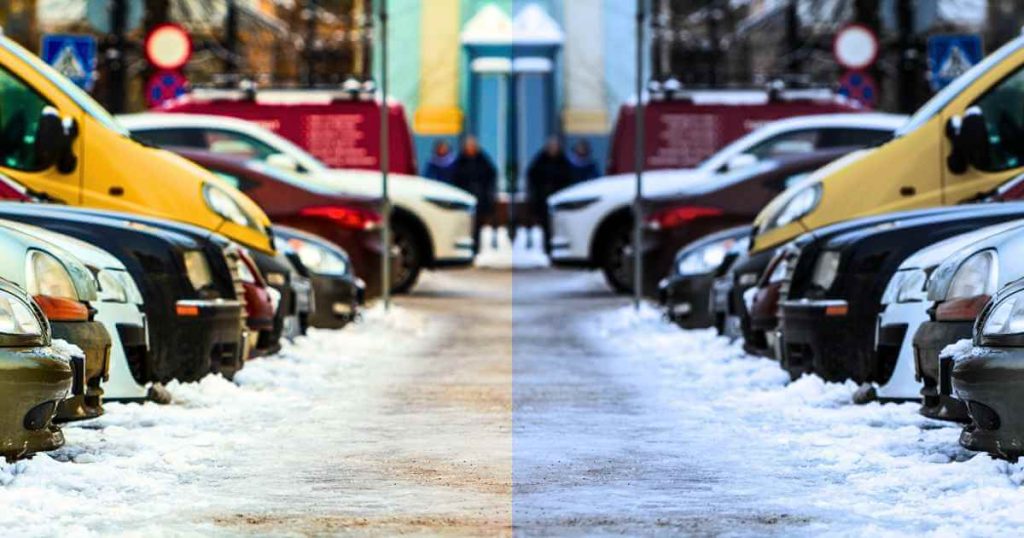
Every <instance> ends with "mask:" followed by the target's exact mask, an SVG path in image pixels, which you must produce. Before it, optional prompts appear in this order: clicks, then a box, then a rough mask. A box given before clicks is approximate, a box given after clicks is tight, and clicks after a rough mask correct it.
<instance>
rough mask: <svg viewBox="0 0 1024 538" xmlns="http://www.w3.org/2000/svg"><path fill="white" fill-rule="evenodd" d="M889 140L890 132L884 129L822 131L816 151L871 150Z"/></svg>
mask: <svg viewBox="0 0 1024 538" xmlns="http://www.w3.org/2000/svg"><path fill="white" fill-rule="evenodd" d="M890 138H892V131H889V130H885V129H854V128H846V129H823V130H822V132H821V139H820V141H819V143H818V149H822V148H871V147H875V146H877V145H879V144H881V143H883V142H885V141H886V140H889V139H890Z"/></svg>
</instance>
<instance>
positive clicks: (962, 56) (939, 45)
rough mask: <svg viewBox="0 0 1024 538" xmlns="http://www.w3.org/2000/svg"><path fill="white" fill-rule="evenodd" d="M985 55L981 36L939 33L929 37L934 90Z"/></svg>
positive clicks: (950, 80)
mask: <svg viewBox="0 0 1024 538" xmlns="http://www.w3.org/2000/svg"><path fill="white" fill-rule="evenodd" d="M984 56H985V54H984V52H983V51H982V47H981V36H978V35H975V34H970V35H937V36H932V37H929V38H928V70H929V75H930V79H931V85H932V90H934V91H939V90H941V89H942V88H945V87H946V85H947V84H949V83H950V82H953V80H954V79H956V77H959V76H960V75H962V74H964V73H965V72H967V70H968V69H970V68H971V67H974V65H975V64H977V63H978V62H980V61H981V59H982V58H983V57H984Z"/></svg>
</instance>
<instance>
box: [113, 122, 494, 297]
mask: <svg viewBox="0 0 1024 538" xmlns="http://www.w3.org/2000/svg"><path fill="white" fill-rule="evenodd" d="M119 120H120V121H121V122H122V123H123V124H124V125H126V126H127V127H128V129H130V130H131V132H132V135H133V136H136V137H138V138H140V139H142V140H146V141H148V142H150V143H152V144H156V145H158V146H166V147H179V148H194V149H200V150H206V151H213V152H215V153H232V154H244V155H246V156H249V157H251V158H256V159H261V160H263V161H265V162H267V163H268V164H271V165H274V166H279V167H281V168H284V169H286V170H290V171H292V172H294V173H297V174H299V175H300V176H301V177H302V178H303V180H304V181H309V182H310V183H311V184H319V185H323V184H328V185H331V186H332V187H333V188H336V189H338V190H339V191H340V192H344V193H346V194H349V195H355V196H369V197H371V198H379V197H380V196H381V189H382V186H381V180H380V174H379V173H376V172H370V171H366V170H342V169H330V168H328V167H327V166H325V165H324V164H323V163H321V162H320V161H318V160H317V159H316V158H314V157H313V156H312V155H310V154H309V153H307V152H306V151H304V150H302V149H301V148H299V147H298V146H296V145H295V144H292V143H291V142H289V141H287V140H285V139H284V138H281V137H280V136H278V135H276V134H274V133H272V132H270V131H268V130H266V129H264V128H262V127H260V126H259V125H257V124H255V123H251V122H247V121H243V120H238V119H234V118H228V117H224V116H206V115H199V114H156V113H150V114H136V115H131V116H122V117H120V118H119ZM388 177H389V178H390V183H389V193H390V197H391V198H392V203H393V206H394V212H393V217H392V227H393V229H394V244H395V245H396V246H397V247H398V250H399V256H400V258H401V259H402V263H401V266H402V267H403V271H402V273H401V274H400V275H398V276H397V277H396V281H397V284H396V285H395V289H396V290H399V291H408V290H410V289H412V287H413V286H414V285H415V284H416V280H417V279H418V278H419V274H420V271H421V270H422V269H430V268H443V267H450V266H467V265H469V264H470V263H472V261H473V257H474V255H475V247H474V243H473V219H474V216H473V215H474V212H475V211H476V198H474V197H473V196H472V195H470V194H469V193H467V192H465V191H463V190H461V189H458V188H455V187H453V186H451V185H446V184H444V183H440V182H437V181H433V180H429V179H426V178H422V177H418V176H407V175H402V174H391V175H389V176H388Z"/></svg>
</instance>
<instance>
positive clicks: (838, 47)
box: [832, 24, 878, 70]
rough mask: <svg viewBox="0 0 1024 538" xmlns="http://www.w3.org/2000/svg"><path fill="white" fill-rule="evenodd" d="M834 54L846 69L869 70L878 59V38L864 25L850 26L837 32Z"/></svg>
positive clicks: (833, 48) (834, 41)
mask: <svg viewBox="0 0 1024 538" xmlns="http://www.w3.org/2000/svg"><path fill="white" fill-rule="evenodd" d="M832 54H833V55H834V56H835V58H836V62H838V63H839V65H841V66H843V67H845V68H846V69H851V70H856V69H867V68H868V67H870V66H871V65H872V64H874V63H875V60H876V59H878V36H876V35H875V33H874V32H872V31H871V29H870V28H868V27H867V26H864V25H863V24H848V25H846V26H844V27H843V28H841V29H840V30H839V31H838V32H836V37H835V39H834V40H833V41H832Z"/></svg>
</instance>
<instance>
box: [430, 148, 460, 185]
mask: <svg viewBox="0 0 1024 538" xmlns="http://www.w3.org/2000/svg"><path fill="white" fill-rule="evenodd" d="M454 171H455V154H454V153H449V154H448V155H444V156H438V155H433V156H431V157H430V160H429V161H427V165H426V166H424V167H423V177H425V178H429V179H436V180H438V181H442V182H444V183H451V182H452V174H453V172H454Z"/></svg>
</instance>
